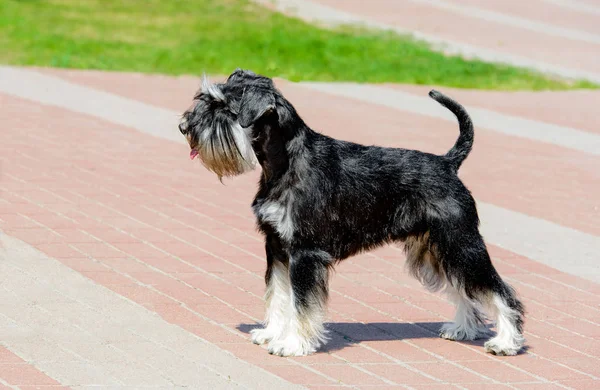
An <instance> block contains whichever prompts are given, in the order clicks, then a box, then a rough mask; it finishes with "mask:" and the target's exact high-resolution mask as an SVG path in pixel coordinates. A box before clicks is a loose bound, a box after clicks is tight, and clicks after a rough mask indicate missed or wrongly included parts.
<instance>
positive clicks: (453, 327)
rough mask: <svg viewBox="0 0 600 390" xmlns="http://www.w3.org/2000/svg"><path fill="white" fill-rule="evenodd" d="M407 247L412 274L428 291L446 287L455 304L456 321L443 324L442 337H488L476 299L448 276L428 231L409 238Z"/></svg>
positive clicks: (454, 338) (407, 257) (469, 338)
mask: <svg viewBox="0 0 600 390" xmlns="http://www.w3.org/2000/svg"><path fill="white" fill-rule="evenodd" d="M404 248H405V252H406V264H407V266H408V269H409V271H410V273H411V274H412V275H413V276H414V277H415V278H417V279H418V280H419V281H420V282H421V283H422V284H423V286H425V288H427V289H428V290H429V291H432V292H437V291H439V290H441V289H443V288H445V290H446V292H447V293H448V296H449V298H450V300H451V301H452V303H454V304H455V305H456V309H457V310H456V316H455V319H454V322H453V323H448V324H445V325H444V326H443V327H442V329H441V330H440V337H442V338H445V339H448V340H475V339H477V338H481V337H483V336H489V331H488V329H487V327H486V326H485V324H484V321H483V316H482V315H481V312H480V311H479V310H478V308H477V306H476V304H475V302H473V301H472V300H470V299H469V298H467V297H466V296H465V295H464V294H461V292H460V291H459V290H457V289H456V288H454V287H453V286H452V285H451V284H450V283H449V281H448V280H447V279H446V275H445V272H444V269H443V267H442V264H441V263H440V261H439V259H438V257H439V255H438V252H437V248H436V245H435V244H433V245H432V243H431V242H430V241H429V232H426V233H425V234H421V235H414V236H410V237H408V239H407V240H406V242H405V247H404Z"/></svg>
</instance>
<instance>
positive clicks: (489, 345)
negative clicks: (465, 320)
mask: <svg viewBox="0 0 600 390" xmlns="http://www.w3.org/2000/svg"><path fill="white" fill-rule="evenodd" d="M483 347H484V348H485V351H486V352H489V353H491V354H492V355H498V356H514V355H516V354H518V353H519V351H520V350H521V345H518V344H515V343H506V342H504V341H502V340H498V339H497V338H493V339H491V340H489V341H486V342H485V344H483Z"/></svg>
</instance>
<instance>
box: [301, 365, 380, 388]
mask: <svg viewBox="0 0 600 390" xmlns="http://www.w3.org/2000/svg"><path fill="white" fill-rule="evenodd" d="M311 368H312V369H315V370H317V371H319V372H321V373H323V374H325V375H327V376H329V377H331V378H333V379H334V380H335V381H337V382H339V383H351V384H353V385H384V384H385V382H384V381H383V380H382V379H381V377H380V376H379V375H378V374H375V373H371V374H369V373H366V372H364V371H361V370H359V369H358V368H355V367H352V366H348V365H331V364H327V365H321V364H313V365H311ZM363 368H364V369H366V370H367V371H369V368H368V367H363Z"/></svg>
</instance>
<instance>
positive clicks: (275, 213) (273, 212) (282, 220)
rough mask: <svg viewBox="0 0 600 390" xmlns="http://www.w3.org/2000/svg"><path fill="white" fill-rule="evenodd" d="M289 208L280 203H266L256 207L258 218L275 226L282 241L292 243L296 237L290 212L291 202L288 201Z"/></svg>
mask: <svg viewBox="0 0 600 390" xmlns="http://www.w3.org/2000/svg"><path fill="white" fill-rule="evenodd" d="M287 203H288V206H287V207H286V206H284V205H282V204H281V203H279V202H274V201H266V202H264V203H262V204H260V205H257V207H256V210H255V211H256V213H257V215H258V217H259V218H260V219H262V220H264V221H266V222H269V223H270V224H272V225H273V227H274V228H275V230H276V231H277V233H279V235H280V236H281V238H282V239H284V240H286V241H291V239H292V237H293V236H294V221H293V218H292V213H291V210H290V204H291V201H289V200H288V202H287Z"/></svg>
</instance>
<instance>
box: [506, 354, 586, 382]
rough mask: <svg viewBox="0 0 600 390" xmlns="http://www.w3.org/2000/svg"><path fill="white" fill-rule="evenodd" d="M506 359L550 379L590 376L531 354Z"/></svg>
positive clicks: (529, 371)
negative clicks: (519, 357) (520, 357)
mask: <svg viewBox="0 0 600 390" xmlns="http://www.w3.org/2000/svg"><path fill="white" fill-rule="evenodd" d="M504 360H506V361H507V363H510V364H511V365H513V366H515V367H518V368H521V369H523V370H525V371H527V372H528V373H530V374H533V375H538V376H541V377H543V378H546V379H547V380H549V381H558V380H565V379H587V378H588V376H586V375H585V374H582V373H579V372H577V371H575V370H573V369H570V368H567V367H563V366H562V365H559V364H558V363H555V362H553V361H551V360H545V359H544V360H543V359H539V358H536V357H535V356H531V355H527V356H524V357H523V358H522V359H511V360H508V359H504Z"/></svg>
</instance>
